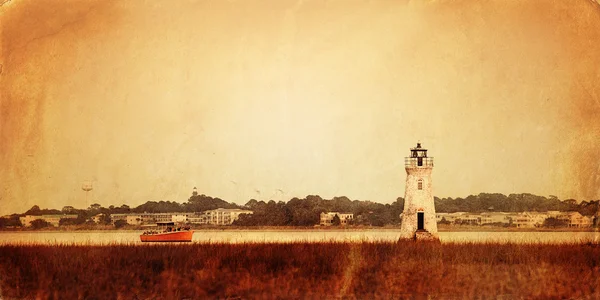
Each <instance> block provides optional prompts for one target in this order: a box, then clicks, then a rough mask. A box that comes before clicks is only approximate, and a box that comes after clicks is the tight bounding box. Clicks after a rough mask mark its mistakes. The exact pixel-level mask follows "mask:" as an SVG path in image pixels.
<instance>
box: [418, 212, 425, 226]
mask: <svg viewBox="0 0 600 300" xmlns="http://www.w3.org/2000/svg"><path fill="white" fill-rule="evenodd" d="M424 215H425V214H424V213H423V212H418V213H417V230H423V229H425V217H424Z"/></svg>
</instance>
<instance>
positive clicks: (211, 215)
mask: <svg viewBox="0 0 600 300" xmlns="http://www.w3.org/2000/svg"><path fill="white" fill-rule="evenodd" d="M252 213H253V211H251V210H245V209H238V208H231V209H230V208H217V209H212V210H207V211H204V212H202V214H200V215H199V216H195V217H193V218H189V217H188V221H189V222H190V223H195V224H210V225H231V224H233V222H234V221H235V220H237V219H238V218H239V217H240V215H243V214H252Z"/></svg>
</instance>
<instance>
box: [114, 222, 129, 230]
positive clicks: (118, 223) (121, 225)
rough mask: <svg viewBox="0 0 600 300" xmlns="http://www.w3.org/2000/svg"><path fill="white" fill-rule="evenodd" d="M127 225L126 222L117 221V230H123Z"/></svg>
mask: <svg viewBox="0 0 600 300" xmlns="http://www.w3.org/2000/svg"><path fill="white" fill-rule="evenodd" d="M125 225H127V221H125V220H116V221H115V228H123V227H124V226H125Z"/></svg>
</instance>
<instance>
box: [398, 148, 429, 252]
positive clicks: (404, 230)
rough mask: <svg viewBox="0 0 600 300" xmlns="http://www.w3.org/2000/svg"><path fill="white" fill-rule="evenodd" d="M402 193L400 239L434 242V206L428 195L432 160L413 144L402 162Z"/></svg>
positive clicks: (425, 152) (422, 149) (424, 151)
mask: <svg viewBox="0 0 600 300" xmlns="http://www.w3.org/2000/svg"><path fill="white" fill-rule="evenodd" d="M404 168H405V170H406V190H405V193H404V212H403V213H402V226H401V227H400V239H412V240H429V241H438V240H439V236H438V231H437V223H436V218H435V203H434V201H433V194H432V192H431V182H432V181H431V172H432V171H433V157H427V149H425V148H422V147H421V143H417V147H415V148H411V149H410V156H409V157H406V158H405V159H404Z"/></svg>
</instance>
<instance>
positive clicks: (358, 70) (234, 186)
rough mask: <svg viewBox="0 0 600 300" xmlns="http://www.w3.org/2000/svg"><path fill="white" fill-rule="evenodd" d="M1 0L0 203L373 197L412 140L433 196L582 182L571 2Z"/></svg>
mask: <svg viewBox="0 0 600 300" xmlns="http://www.w3.org/2000/svg"><path fill="white" fill-rule="evenodd" d="M2 2H3V4H2V6H1V8H0V36H1V38H0V67H1V69H0V203H1V205H0V215H4V214H9V213H14V212H19V213H21V212H24V211H26V210H27V209H29V208H30V207H31V206H33V205H36V204H37V205H39V206H41V207H42V208H45V207H48V208H58V209H60V208H61V207H63V206H65V205H72V206H75V207H81V208H83V207H87V206H89V204H91V203H99V204H101V205H103V206H109V205H118V206H120V205H121V204H127V205H130V206H137V205H139V204H142V203H144V202H146V201H159V200H168V201H177V202H185V201H186V200H187V199H188V198H189V196H190V195H191V192H192V188H193V187H197V188H198V192H199V193H201V194H206V195H210V196H213V197H219V198H222V199H224V200H226V201H230V202H235V203H238V204H244V203H246V202H247V201H248V200H249V199H251V198H254V199H258V200H270V199H273V200H276V201H279V200H284V201H285V200H289V199H290V198H292V197H299V198H302V197H304V196H306V195H320V196H322V197H323V198H326V199H329V198H331V197H334V196H347V197H349V198H351V199H359V200H371V201H375V202H380V203H391V202H393V201H395V200H396V198H397V197H403V196H404V181H405V178H406V173H405V170H404V157H405V156H408V154H409V148H410V147H414V146H415V145H416V143H417V142H418V141H419V142H421V143H422V145H423V146H424V147H426V148H428V149H429V156H432V157H434V160H435V167H434V170H433V193H434V195H436V196H438V197H465V196H468V195H470V194H478V193H482V192H487V193H504V194H510V193H533V194H538V195H543V196H548V195H556V196H558V197H559V198H561V199H567V198H575V199H577V200H579V201H581V200H594V199H599V198H600V142H599V141H600V121H599V120H600V67H599V66H600V55H599V54H600V5H598V3H596V2H593V1H590V0H578V1H543V2H540V1H503V0H502V1H500V0H497V1H496V0H491V1H461V0H457V1H443V0H438V1H377V0H371V1H366V0H347V1H341V0H339V1H320V0H319V1H317V0H305V1H286V0H278V1H275V0H229V1H228V0H222V1H200V0H197V1H195V0H179V1H166V0H156V1H137V0H134V1H112V0H102V1H99V0H89V1H83V0H62V1H42V2H40V1H35V0H9V1H2ZM88 181H89V182H91V183H92V185H93V188H94V189H93V191H92V192H90V193H89V195H88V196H87V198H86V195H85V192H83V191H82V190H81V187H82V184H83V183H85V182H88Z"/></svg>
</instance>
